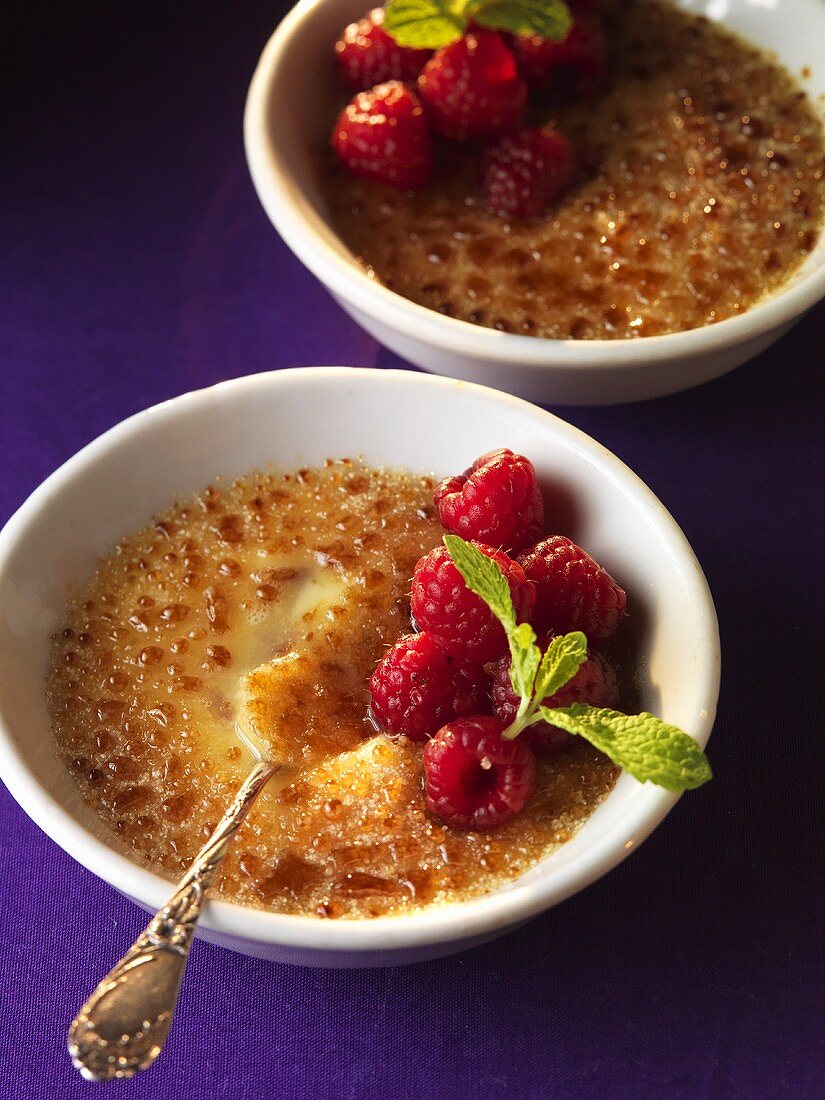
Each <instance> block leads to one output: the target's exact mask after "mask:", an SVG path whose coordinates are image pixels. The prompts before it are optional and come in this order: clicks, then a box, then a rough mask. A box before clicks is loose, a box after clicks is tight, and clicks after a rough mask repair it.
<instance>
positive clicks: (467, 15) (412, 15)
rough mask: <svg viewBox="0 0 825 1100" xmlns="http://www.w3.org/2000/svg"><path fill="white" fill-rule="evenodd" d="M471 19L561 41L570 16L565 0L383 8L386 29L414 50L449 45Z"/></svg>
mask: <svg viewBox="0 0 825 1100" xmlns="http://www.w3.org/2000/svg"><path fill="white" fill-rule="evenodd" d="M470 22H475V23H477V24H478V25H479V26H480V27H487V28H489V29H490V30H504V31H512V32H513V33H514V34H539V35H541V36H542V37H543V38H553V39H556V40H560V39H562V38H564V37H565V35H566V34H567V32H568V30H569V29H570V23H571V19H570V12H569V11H568V9H567V5H566V4H565V3H564V2H563V0H388V3H387V5H386V7H385V9H384V29H385V30H386V31H387V32H388V33H389V34H391V35H392V37H393V38H394V39H395V41H396V42H397V43H398V44H399V46H412V47H414V48H415V49H427V50H437V49H439V48H440V47H441V46H448V45H449V44H450V42H455V41H456V39H458V38H461V36H462V35H463V34H464V32H465V31H466V29H467V27H468V25H469V24H470Z"/></svg>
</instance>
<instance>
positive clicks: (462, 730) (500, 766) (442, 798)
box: [424, 716, 536, 829]
mask: <svg viewBox="0 0 825 1100" xmlns="http://www.w3.org/2000/svg"><path fill="white" fill-rule="evenodd" d="M503 729H504V723H503V722H501V721H499V719H497V718H489V717H484V716H477V717H474V718H460V719H458V720H457V721H455V722H450V724H449V725H447V726H444V727H442V729H440V730H439V731H438V733H437V734H436V735H435V737H434V738H433V739H432V741H428V742H427V744H426V745H425V747H424V792H425V795H426V798H427V809H428V810H429V811H430V813H431V814H435V815H436V816H437V817H440V818H441V820H442V821H445V822H446V823H447V824H448V825H453V826H454V827H455V828H458V829H494V828H495V827H496V826H497V825H503V824H504V823H505V821H509V820H510V818H512V817H515V816H516V814H517V813H520V812H521V810H523V809H524V807H525V806H526V805H527V803H528V802H529V800H530V798H531V796H532V794H533V790H534V788H535V782H536V761H535V758H534V756H533V753H532V752H531V751H530V748H529V747H528V746H527V745H526V744H524V743H523V742H522V740H521V738H520V737H517V738H516V739H515V741H505V740H504V738H503V737H502V736H501V732H502V730H503Z"/></svg>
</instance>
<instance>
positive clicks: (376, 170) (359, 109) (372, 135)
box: [332, 80, 432, 188]
mask: <svg viewBox="0 0 825 1100" xmlns="http://www.w3.org/2000/svg"><path fill="white" fill-rule="evenodd" d="M332 146H333V148H334V149H335V152H336V153H337V154H338V156H339V157H340V158H341V160H342V161H343V163H344V164H345V165H346V167H347V168H348V169H349V171H350V172H352V174H353V175H355V176H363V177H364V179H370V180H378V182H380V183H388V184H390V185H391V186H393V187H400V188H419V187H423V186H424V184H425V183H426V182H427V180H428V179H429V176H430V170H431V168H432V148H431V146H430V135H429V132H428V130H427V122H426V120H425V118H424V111H423V108H422V106H421V104H420V103H419V101H418V99H417V98H416V96H415V95H414V94H413V93H412V92H411V91H410V89H409V88H407V87H406V85H404V84H401V83H400V82H399V81H397V80H391V81H389V83H387V84H379V85H378V87H377V88H373V89H372V90H371V91H369V92H359V93H358V95H356V96H353V98H352V99H351V100H350V102H349V103H348V104H347V106H346V107H345V108H344V109H343V111H342V112H341V114H340V115H339V116H338V121H337V122H336V123H335V129H334V130H333V133H332Z"/></svg>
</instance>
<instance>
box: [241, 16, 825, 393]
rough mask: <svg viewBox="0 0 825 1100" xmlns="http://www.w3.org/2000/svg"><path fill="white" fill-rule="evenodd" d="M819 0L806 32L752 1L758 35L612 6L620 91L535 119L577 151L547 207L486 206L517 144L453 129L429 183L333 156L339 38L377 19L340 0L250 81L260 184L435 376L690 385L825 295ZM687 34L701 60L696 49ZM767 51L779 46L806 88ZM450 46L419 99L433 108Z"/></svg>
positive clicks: (604, 387)
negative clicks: (498, 161) (485, 181)
mask: <svg viewBox="0 0 825 1100" xmlns="http://www.w3.org/2000/svg"><path fill="white" fill-rule="evenodd" d="M799 6H800V17H799V19H798V20H797V21H796V23H795V25H794V27H793V28H792V27H791V26H790V25H789V22H790V21H789V20H788V19H787V13H786V11H784V10H783V13H782V15H781V16H780V15H779V14H778V13H773V14H768V13H767V12H766V11H765V9H763V8H761V7H760V8H758V12H757V9H756V8H755V6H754V5H751V4H749V3H747V2H746V0H740V2H738V3H734V4H733V5H731V6H730V9H729V11H728V12H727V13H726V16H725V26H726V27H730V28H731V29H732V30H734V31H736V32H740V33H742V35H743V36H744V37H746V38H749V39H751V40H753V42H754V43H755V46H751V45H748V44H746V43H744V42H741V41H740V40H739V39H737V38H735V37H734V36H732V35H731V34H728V33H727V32H726V31H723V30H717V29H716V28H715V26H714V25H713V24H712V23H709V22H708V21H706V20H699V19H697V13H698V12H700V11H703V10H704V7H703V6H701V5H695V4H686V5H680V6H679V7H678V8H674V7H668V6H666V5H661V4H658V3H651V4H643V3H637V4H633V5H630V6H629V7H627V6H625V5H623V6H621V8H620V9H616V8H614V7H613V6H612V5H610V4H609V3H607V4H606V6H605V7H604V9H603V21H604V26H605V27H606V28H607V31H606V32H605V38H606V42H607V47H608V48H609V49H611V50H612V51H613V55H614V56H613V60H612V62H611V66H612V68H611V70H610V73H611V75H610V77H609V81H608V83H607V86H606V87H603V88H602V89H601V90H597V91H596V92H592V93H591V95H590V98H585V99H582V100H574V101H573V102H567V103H562V104H560V105H557V104H553V103H551V105H550V106H547V105H546V104H545V103H544V101H542V103H541V105H540V107H538V108H536V107H534V108H531V110H533V114H532V115H528V116H525V118H524V119H522V122H521V123H520V125H526V126H528V128H531V127H532V128H531V129H529V133H530V134H535V133H536V130H535V127H536V126H540V125H542V124H543V123H544V122H545V121H546V120H547V119H550V121H551V122H552V123H553V125H554V130H555V131H556V132H557V133H560V134H562V136H564V137H566V138H569V139H570V143H571V145H572V147H573V150H574V153H575V162H576V173H575V176H573V177H571V178H573V179H574V183H573V184H572V185H571V186H570V187H569V188H568V190H567V191H566V192H565V193H564V194H560V195H557V196H555V197H553V198H551V201H550V203H549V205H548V206H547V208H546V209H545V210H544V211H543V212H542V213H541V214H540V215H536V214H535V212H533V214H532V216H531V217H528V218H521V217H514V216H512V215H511V214H510V213H508V212H506V211H504V212H503V211H502V210H500V209H498V210H494V212H492V213H491V212H490V211H489V210H487V209H485V202H487V203H489V201H490V189H489V187H486V188H485V187H484V186H481V187H480V186H479V182H478V181H479V177H480V176H481V175H482V168H483V166H484V164H485V163H486V162H485V156H486V157H487V158H489V157H493V159H495V156H494V155H498V154H497V152H496V145H497V143H496V140H495V138H494V137H493V138H487V139H485V143H486V145H487V152H486V154H484V155H483V156H482V155H481V154H480V153H479V149H478V143H477V142H476V143H475V144H474V143H473V142H472V141H467V140H455V139H453V138H450V137H447V138H445V137H444V136H443V133H440V132H439V129H438V126H437V125H436V124H431V125H430V129H431V130H433V131H434V134H433V136H432V138H431V142H430V144H431V146H432V148H431V160H432V164H433V167H432V169H431V173H430V176H429V178H428V179H427V181H426V182H425V183H424V184H419V182H418V181H417V180H416V179H415V178H412V177H410V178H408V179H405V178H402V180H401V182H402V183H405V184H411V186H413V187H414V188H415V189H414V190H410V189H407V190H404V189H401V188H398V187H394V186H388V185H387V183H386V182H384V183H382V182H380V181H379V180H377V179H376V178H372V179H363V178H356V177H354V176H353V175H352V174H351V172H350V171H349V170H348V166H347V165H346V163H344V164H343V165H339V166H337V165H336V164H335V162H334V160H333V158H332V156H331V155H326V156H325V155H324V151H325V150H326V149H327V146H328V144H329V136H330V132H331V130H332V124H333V121H334V120H335V117H336V114H337V112H338V111H339V110H340V108H341V106H342V103H344V102H345V101H346V98H347V96H348V95H349V94H351V93H350V91H349V90H346V91H345V90H343V89H342V86H341V84H340V82H339V78H337V77H336V75H335V74H334V73H333V72H331V71H329V70H331V65H330V64H329V52H330V48H331V42H332V41H334V40H335V38H336V37H338V35H340V33H341V30H342V26H343V23H342V22H341V20H343V21H346V19H347V18H352V17H355V16H358V15H362V14H363V12H362V11H359V10H358V9H355V10H353V8H352V7H351V6H346V5H336V4H335V3H334V2H333V0H326V2H324V3H321V4H316V5H310V6H299V8H298V9H296V10H295V11H294V12H293V13H291V14H290V15H289V16H288V17H287V19H286V20H285V21H284V23H283V24H282V25H281V27H280V28H279V30H278V31H277V32H276V34H275V36H274V37H273V39H272V40H271V42H270V44H269V46H268V47H267V49H266V51H265V52H264V54H263V56H262V59H261V62H260V65H259V68H258V70H257V72H256V76H255V78H254V80H253V84H252V87H251V89H250V96H249V99H248V104H247V114H246V142H247V153H248V158H249V161H250V167H251V170H252V174H253V179H254V181H255V184H256V187H257V189H258V193H259V195H260V197H261V199H262V201H263V203H264V206H265V207H266V209H267V212H268V213H269V215H270V217H271V218H272V219H273V221H274V223H275V225H276V227H277V228H278V229H279V231H280V232H281V234H282V236H283V237H284V239H285V240H286V241H287V243H288V244H289V245H290V246H291V247H292V248H293V250H295V251H296V252H297V254H298V255H299V256H300V258H301V259H302V260H304V262H305V263H307V265H308V266H309V267H310V268H311V269H312V270H313V271H314V272H315V274H316V275H318V276H319V277H320V278H321V279H322V280H323V281H324V282H325V283H326V284H327V286H328V287H329V288H330V289H331V290H332V291H333V293H334V294H335V296H336V297H337V298H338V300H339V301H341V303H342V304H343V305H344V306H345V308H347V309H349V310H350V312H352V313H353V315H355V316H356V317H357V319H358V320H359V321H361V322H362V323H364V324H365V326H366V327H367V328H368V329H369V330H370V331H372V332H373V333H374V334H375V335H377V336H378V337H379V339H382V340H383V341H384V342H385V343H387V344H388V345H389V346H391V347H393V348H394V350H397V351H399V352H400V353H401V354H405V355H406V356H407V357H408V358H411V359H413V361H415V362H417V363H419V364H420V365H422V366H424V367H426V368H428V369H433V370H438V371H444V372H449V373H452V374H457V375H461V376H464V377H468V378H473V379H474V380H478V381H485V382H490V383H492V384H495V385H499V386H501V387H502V388H508V389H510V390H511V391H513V392H517V393H520V394H522V395H524V396H528V397H531V398H533V399H539V400H547V401H557V402H567V403H573V402H577V401H580V402H583V403H600V402H610V401H617V400H631V399H635V398H639V397H649V396H655V395H657V394H660V393H665V392H673V391H675V390H678V389H681V388H685V387H686V386H688V385H693V384H696V383H697V382H699V381H704V380H706V379H707V378H709V377H713V376H714V375H716V374H719V373H722V372H723V371H724V370H726V369H730V367H731V366H734V365H736V364H737V363H738V362H741V361H743V360H744V359H745V358H748V357H749V356H750V355H752V354H754V353H755V352H756V351H757V350H760V349H761V348H762V347H764V346H767V344H768V343H770V342H771V341H772V340H773V339H775V338H776V337H777V336H778V335H780V334H781V331H784V328H785V327H787V325H788V324H789V323H790V322H791V321H792V320H794V319H796V318H797V317H798V316H800V315H801V314H802V313H803V312H804V310H805V309H806V308H808V307H809V306H810V305H812V304H813V303H814V302H816V301H817V300H818V299H819V298H820V297H821V296H822V291H823V287H825V266H823V259H825V250H823V248H822V245H821V239H820V238H821V234H820V228H821V222H822V192H823V180H822V129H821V113H822V112H821V101H819V100H817V95H818V94H820V93H821V92H822V91H823V90H825V74H823V73H822V72H821V70H820V71H818V70H817V63H818V61H819V59H818V58H816V57H812V56H810V55H811V49H810V42H811V41H812V39H811V38H810V37H808V35H810V34H811V33H815V32H814V31H813V24H816V25H819V24H821V23H823V20H825V16H823V13H822V11H821V9H820V8H814V6H812V5H808V4H807V3H805V2H804V0H800V4H799ZM708 10H709V11H711V14H712V7H711V8H710V9H708ZM587 18H588V20H592V19H593V16H588V17H587ZM336 19H337V20H338V21H339V22H338V23H337V24H336V22H335V20H336ZM774 19H775V20H776V22H777V24H779V23H781V24H782V26H781V27H779V26H776V27H775V26H774V25H773V22H774ZM803 27H806V28H807V30H806V31H803V30H802V28H803ZM492 33H493V32H490V31H487V32H485V34H487V35H490V34H492ZM477 37H478V36H477ZM324 39H325V40H326V42H327V43H328V44H329V45H328V47H327V50H326V53H327V58H326V60H322V58H323V54H324V48H323V46H322V42H323V41H324ZM683 41H684V42H688V43H689V48H688V49H685V50H679V49H674V44H675V43H677V42H683ZM760 45H762V46H769V47H770V48H772V49H777V48H778V52H779V62H781V63H782V65H784V66H786V67H787V69H788V70H790V71H791V72H792V73H794V74H796V83H795V82H794V80H792V78H791V76H789V75H788V73H787V72H785V71H784V70H783V69H782V67H781V65H780V64H778V63H776V62H775V61H773V60H770V59H769V58H767V56H765V55H764V54H762V53H761V52H760V51H759V50H757V49H756V48H755V47H758V46H760ZM451 48H452V47H447V49H451ZM311 55H312V56H313V58H314V62H313V71H314V77H313V79H314V80H315V81H316V83H317V88H316V102H315V103H314V104H313V107H312V110H311V111H310V112H308V117H307V112H304V114H303V115H302V118H301V133H298V132H297V129H298V128H297V126H296V125H295V123H294V122H291V121H290V118H289V117H288V113H289V107H288V103H289V97H290V91H289V87H288V84H289V82H290V81H297V82H298V83H300V81H301V77H300V75H299V72H300V71H306V70H307V69H308V68H309V67H310V63H309V58H310V56H311ZM437 57H438V54H436V58H435V59H431V60H430V61H429V62H428V63H426V64H425V67H424V70H423V74H422V75H421V76H420V77H419V78H418V85H417V92H414V93H413V94H418V95H419V98H420V100H421V104H422V109H423V113H424V116H425V117H427V115H428V112H429V114H430V115H432V106H431V105H430V100H431V99H432V96H431V95H429V93H428V92H427V89H428V86H429V85H428V83H427V81H426V80H425V78H426V76H427V72H428V68H429V67H430V66H432V65H433V64H434V61H435V60H437ZM322 64H325V65H326V66H327V70H328V71H327V72H326V73H320V74H319V73H318V69H319V67H320V66H321V65H322ZM806 65H808V66H810V71H809V74H808V76H807V78H806V79H804V80H803V81H802V82H801V85H800V86H798V84H799V81H798V76H799V73H800V71H801V70H802V69H803V67H804V66H806ZM368 79H371V76H369V77H368ZM607 79H608V78H607V77H605V80H607ZM610 81H612V84H611V83H610ZM430 83H431V82H430ZM407 86H408V87H410V88H412V87H413V86H412V85H409V84H408V85H407ZM723 86H724V87H723ZM801 86H804V89H805V91H807V93H808V96H807V98H806V96H805V95H804V94H801ZM723 93H724V94H723ZM428 95H429V99H428ZM743 104H744V105H743ZM322 113H323V116H324V117H323V119H321V118H320V117H319V116H320V115H321V114H322ZM338 129H340V126H339V128H338ZM441 129H444V128H443V127H441ZM447 131H448V132H449V127H447ZM508 140H509V139H508ZM498 144H499V145H500V144H501V143H500V142H499V143H498ZM339 145H340V143H339ZM491 147H492V152H491ZM499 151H500V149H499ZM523 152H524V150H523V149H522V150H520V151H519V153H518V155H519V156H521V155H522V154H523ZM509 156H510V161H511V163H512V158H513V152H512V149H511V150H510V151H509ZM349 167H351V165H350V166H349ZM505 168H506V165H505ZM488 170H489V166H488V167H484V168H483V171H484V172H487V171H488ZM780 177H781V178H780ZM796 192H798V194H797V193H796ZM777 223H778V228H777ZM402 296H403V297H402ZM647 333H650V334H651V335H646V334H647ZM525 337H526V338H525Z"/></svg>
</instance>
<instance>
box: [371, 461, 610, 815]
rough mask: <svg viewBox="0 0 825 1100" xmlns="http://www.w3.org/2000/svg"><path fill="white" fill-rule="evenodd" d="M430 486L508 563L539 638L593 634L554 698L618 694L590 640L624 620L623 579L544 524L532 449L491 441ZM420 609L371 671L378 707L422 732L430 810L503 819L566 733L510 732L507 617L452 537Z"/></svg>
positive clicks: (558, 702)
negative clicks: (470, 582) (477, 583)
mask: <svg viewBox="0 0 825 1100" xmlns="http://www.w3.org/2000/svg"><path fill="white" fill-rule="evenodd" d="M434 499H435V505H436V508H437V510H438V516H439V519H440V520H441V523H442V524H443V525H444V527H445V528H446V529H447V530H448V531H451V532H453V533H454V534H457V535H460V536H461V537H462V538H464V539H466V540H467V541H469V542H472V543H473V544H474V545H475V546H476V547H477V548H478V549H479V550H480V551H481V552H482V553H484V554H486V555H487V556H488V557H490V558H492V559H493V560H494V561H495V562H496V563H497V564H498V565H499V567H500V568H501V570H502V572H503V573H504V575H505V577H506V578H507V580H508V582H509V585H510V594H511V596H512V599H513V607H514V608H515V611H516V616H517V618H518V621H519V622H529V623H530V624H531V625H532V626H533V628H534V630H535V631H536V633H537V634H538V635H539V643H540V645H541V647H542V649H544V648H546V646H547V644H548V642H549V640H550V639H551V638H553V637H554V636H556V635H557V634H566V633H568V632H569V631H572V630H581V631H582V632H583V633H584V634H585V635H586V636H587V639H588V643H589V645H590V647H591V648H590V649H589V651H588V657H587V660H586V661H585V663H584V664H583V665H582V666H581V668H580V669H579V671H578V672H577V673H576V675H575V676H574V677H573V679H572V680H570V682H569V683H567V684H565V686H564V687H563V688H561V690H560V691H558V692H557V693H556V694H555V695H553V696H552V697H550V698H548V699H546V700H544V702H545V705H547V706H551V707H553V706H555V707H563V706H569V705H570V704H572V703H575V702H581V703H590V704H591V705H593V706H599V707H615V706H616V705H617V703H618V685H617V678H616V674H615V671H614V670H613V668H612V666H611V665H610V663H609V662H608V660H607V659H606V658H605V657H604V656H603V655H602V654H601V653H599V652H598V650H597V649H596V648H595V647H596V646H599V645H601V644H602V643H603V642H605V641H606V640H607V639H608V638H609V637H610V636H611V635H612V634H613V633H614V631H615V630H616V628H617V626H618V625H619V622H620V620H621V619H622V617H623V615H624V612H625V606H626V603H627V599H626V596H625V593H624V591H623V590H622V589H621V588H620V587H619V585H618V584H617V583H616V582H615V581H614V580H613V578H612V577H611V576H610V575H609V574H608V573H607V572H605V570H604V569H603V568H602V567H601V566H600V565H599V564H598V563H597V562H595V561H594V560H593V559H592V558H591V557H590V556H589V555H588V554H586V553H585V551H584V550H582V549H581V548H580V547H578V546H576V545H575V544H574V543H572V542H571V541H570V539H568V538H565V537H564V536H563V535H551V536H549V537H542V536H543V533H544V532H545V530H546V528H545V517H544V501H543V499H542V495H541V491H540V489H539V486H538V483H537V481H536V473H535V470H534V468H533V464H532V463H531V462H530V461H529V459H527V458H525V457H524V456H523V455H518V454H514V453H513V452H512V451H510V450H506V449H503V450H498V451H492V452H490V453H489V454H486V455H482V457H481V458H478V459H477V460H476V461H475V462H474V463H473V465H472V466H471V467H470V468H469V469H468V470H466V471H465V472H464V473H463V474H461V475H460V476H459V477H448V478H446V479H445V480H444V481H442V482H440V484H439V485H438V486H437V487H436V490H435V498H434ZM502 548H503V549H502ZM411 613H412V620H413V625H414V627H415V631H416V632H415V633H411V634H407V635H405V636H404V637H402V638H400V639H399V640H398V641H397V642H396V643H395V645H394V646H393V647H392V648H391V649H390V650H389V651H388V652H387V653H386V654H385V656H384V657H383V659H382V660H381V662H380V663H379V665H378V667H377V668H376V670H375V672H374V673H373V675H372V678H371V680H370V695H371V711H372V717H373V719H374V721H375V723H376V724H377V725H378V726H379V727H380V728H382V729H384V730H386V731H388V732H390V733H392V734H395V735H404V736H406V737H408V738H409V739H410V740H413V741H426V742H427V744H426V746H425V748H424V783H425V792H426V798H427V806H428V809H429V810H430V812H431V813H433V814H435V815H436V816H438V817H440V818H441V819H442V820H443V821H445V822H446V823H447V824H450V825H454V826H456V827H459V828H471V829H489V828H493V827H495V826H497V825H501V824H502V823H503V822H505V821H507V820H509V818H511V817H513V816H514V815H515V814H517V813H518V812H519V811H520V810H522V809H523V807H524V806H525V805H526V803H527V802H528V800H529V799H530V797H531V795H532V793H533V788H534V781H535V756H534V753H535V752H553V751H555V750H557V749H559V748H560V747H563V746H564V745H565V744H567V743H568V741H569V739H570V735H569V734H567V733H565V732H564V731H562V730H560V729H557V728H555V727H552V726H549V725H548V724H547V723H546V722H537V723H535V724H534V725H531V726H528V728H527V729H526V730H525V731H524V732H523V733H522V734H521V735H520V736H519V737H517V738H516V739H515V740H512V741H511V740H505V739H504V738H502V736H501V734H502V732H503V731H504V730H505V729H506V727H507V726H508V725H509V724H510V722H511V721H512V720H513V718H514V717H515V714H516V711H517V709H518V704H519V700H518V698H517V697H516V695H515V693H514V692H513V689H512V686H511V683H510V676H509V669H510V655H509V649H508V646H507V639H506V636H505V633H504V629H503V628H502V626H501V624H500V623H499V622H498V620H497V619H496V618H495V616H494V615H493V613H492V612H491V611H490V609H489V607H488V606H487V605H486V604H485V603H484V601H483V600H482V599H481V598H480V597H478V596H476V595H475V594H474V593H473V592H471V591H470V589H469V588H467V586H466V584H465V583H464V579H463V578H462V576H461V574H460V573H459V571H458V569H457V568H456V566H455V565H454V563H453V561H452V558H451V557H450V555H449V553H448V552H447V550H446V548H445V547H444V546H438V547H436V548H435V549H434V550H431V551H430V553H429V554H427V555H426V556H425V557H423V558H421V560H420V561H419V562H418V564H417V565H416V567H415V572H414V574H413V579H412V593H411Z"/></svg>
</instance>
